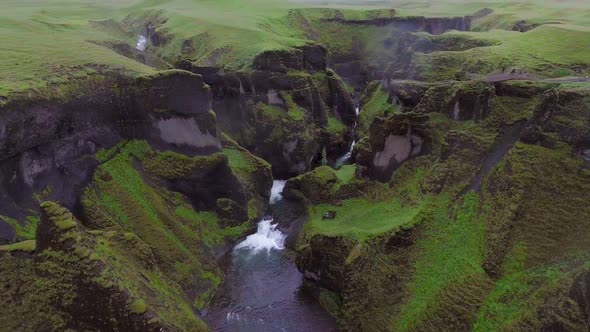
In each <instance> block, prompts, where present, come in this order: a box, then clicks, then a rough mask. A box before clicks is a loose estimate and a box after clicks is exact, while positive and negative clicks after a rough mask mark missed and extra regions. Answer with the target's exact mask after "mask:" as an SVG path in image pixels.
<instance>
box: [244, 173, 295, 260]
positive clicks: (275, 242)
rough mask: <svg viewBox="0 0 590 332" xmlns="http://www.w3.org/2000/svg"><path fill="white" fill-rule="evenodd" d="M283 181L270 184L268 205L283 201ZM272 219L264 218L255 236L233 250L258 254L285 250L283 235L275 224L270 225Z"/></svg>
mask: <svg viewBox="0 0 590 332" xmlns="http://www.w3.org/2000/svg"><path fill="white" fill-rule="evenodd" d="M286 183H287V181H285V180H275V181H273V183H272V189H271V190H270V204H274V203H276V202H278V201H280V200H281V199H283V195H282V192H283V189H284V188H285V184H286ZM272 222H273V218H271V217H264V218H262V220H261V221H260V222H259V223H258V230H257V231H256V233H255V234H252V235H250V236H248V237H247V238H246V239H245V240H244V241H242V242H240V243H238V244H237V245H236V246H235V248H234V249H235V250H240V249H249V250H251V251H252V252H253V253H258V252H259V251H261V250H266V251H267V252H270V250H271V249H277V250H283V249H284V248H285V246H284V244H285V238H286V236H285V234H283V233H281V231H280V230H278V229H277V225H276V224H274V225H273V224H272Z"/></svg>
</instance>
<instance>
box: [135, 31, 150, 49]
mask: <svg viewBox="0 0 590 332" xmlns="http://www.w3.org/2000/svg"><path fill="white" fill-rule="evenodd" d="M146 45H147V38H145V36H142V35H139V36H138V37H137V45H135V48H136V49H138V50H139V51H142V52H143V51H145V47H146Z"/></svg>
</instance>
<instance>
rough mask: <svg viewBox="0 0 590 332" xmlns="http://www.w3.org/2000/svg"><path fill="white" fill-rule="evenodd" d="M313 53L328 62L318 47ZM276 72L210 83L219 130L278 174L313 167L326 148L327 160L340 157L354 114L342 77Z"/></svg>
mask: <svg viewBox="0 0 590 332" xmlns="http://www.w3.org/2000/svg"><path fill="white" fill-rule="evenodd" d="M314 50H315V51H314ZM309 52H311V53H313V54H315V55H316V56H317V57H323V58H322V59H323V61H325V54H323V53H322V52H320V51H317V49H313V48H311V49H310V51H309ZM303 53H305V52H303ZM322 54H323V55H322ZM277 56H278V55H277ZM269 61H270V60H269ZM318 61H319V59H318ZM306 68H307V67H305V66H304V69H306ZM314 68H316V67H314ZM272 70H273V69H272V68H266V70H258V71H254V72H252V73H240V72H237V73H225V74H219V75H217V76H216V78H210V81H207V83H209V84H211V87H212V90H213V94H214V102H213V109H214V110H215V112H216V114H217V119H218V121H219V126H220V127H221V129H222V130H223V131H224V132H226V133H228V134H229V135H230V136H231V137H232V138H234V139H236V141H237V142H238V143H239V144H240V145H242V146H244V147H245V148H247V149H248V150H250V151H252V152H253V153H254V154H256V155H258V156H260V157H262V158H263V159H265V160H267V161H268V162H269V163H271V164H272V165H273V173H274V174H275V176H276V177H280V178H285V177H289V176H293V175H298V174H301V173H304V172H306V171H308V170H310V168H311V167H312V165H313V164H314V163H315V162H316V161H317V160H318V156H319V155H320V153H321V150H322V148H323V147H324V146H326V148H327V150H328V154H329V158H333V159H335V158H336V157H337V156H339V155H342V154H343V153H344V152H345V151H346V149H347V148H348V146H349V144H350V140H351V139H352V137H351V134H352V131H351V129H350V128H351V127H352V125H353V123H354V119H355V117H356V112H355V106H354V100H353V99H352V96H351V95H350V93H349V92H348V91H347V90H346V88H345V86H344V83H343V82H342V80H341V79H340V78H339V77H338V76H337V75H336V74H335V73H334V72H332V71H329V70H328V71H325V70H318V71H315V69H310V70H309V72H307V71H298V72H290V73H282V72H271V71H272ZM310 73H311V74H312V75H310ZM329 123H331V124H336V127H335V129H334V128H333V127H330V126H329ZM347 127H348V128H347Z"/></svg>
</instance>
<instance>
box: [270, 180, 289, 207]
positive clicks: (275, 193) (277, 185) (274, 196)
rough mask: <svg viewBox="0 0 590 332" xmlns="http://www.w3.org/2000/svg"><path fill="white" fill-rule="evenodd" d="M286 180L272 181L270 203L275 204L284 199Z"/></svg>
mask: <svg viewBox="0 0 590 332" xmlns="http://www.w3.org/2000/svg"><path fill="white" fill-rule="evenodd" d="M286 183H287V181H285V180H274V181H273V182H272V189H271V190H270V204H274V203H276V202H278V201H280V200H281V199H283V195H282V192H283V189H284V188H285V184H286Z"/></svg>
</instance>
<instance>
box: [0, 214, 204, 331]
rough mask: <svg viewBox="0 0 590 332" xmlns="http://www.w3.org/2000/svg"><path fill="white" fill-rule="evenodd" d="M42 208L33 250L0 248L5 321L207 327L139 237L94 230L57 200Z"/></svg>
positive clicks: (42, 325) (48, 326)
mask: <svg viewBox="0 0 590 332" xmlns="http://www.w3.org/2000/svg"><path fill="white" fill-rule="evenodd" d="M41 212H42V217H41V221H40V224H39V227H38V229H37V236H36V237H37V240H36V242H37V248H36V250H35V252H34V253H33V254H29V255H23V254H22V253H18V252H13V253H10V254H1V253H0V261H1V262H2V264H1V268H0V272H1V273H0V280H1V281H2V284H3V285H4V287H2V300H0V308H2V312H3V314H2V317H3V319H2V322H3V326H4V327H5V328H7V329H11V330H21V329H26V330H42V329H45V330H66V329H73V330H94V329H101V330H125V331H129V330H142V331H161V330H163V329H165V330H189V329H190V330H196V331H205V330H206V325H205V324H204V323H203V322H202V321H201V320H200V319H199V318H198V317H197V316H196V315H194V314H192V313H190V311H188V312H187V311H186V310H183V309H181V307H185V308H186V307H188V299H187V298H186V297H185V296H184V295H183V294H182V292H181V291H180V287H179V286H178V284H175V283H174V282H171V281H169V280H167V278H164V277H163V276H162V273H161V272H160V270H159V269H158V267H157V265H156V261H155V259H154V255H153V254H152V251H151V249H150V246H149V245H148V244H146V243H145V242H144V241H142V240H141V239H140V238H138V237H137V236H135V235H134V234H133V233H124V232H116V231H111V232H103V231H89V230H87V229H86V228H85V227H84V226H82V225H81V224H80V222H79V221H78V220H76V218H74V217H73V215H72V214H71V212H70V211H68V210H67V209H65V208H63V207H61V206H60V205H58V204H56V203H53V202H45V203H43V204H42V205H41ZM156 285H157V286H156ZM97 299H100V305H97Z"/></svg>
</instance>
